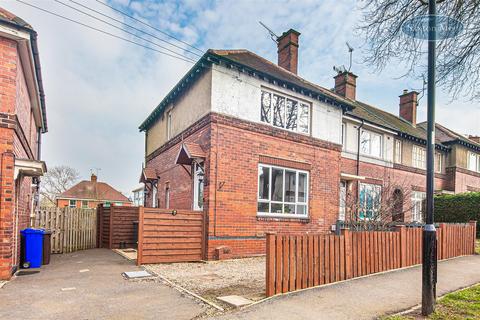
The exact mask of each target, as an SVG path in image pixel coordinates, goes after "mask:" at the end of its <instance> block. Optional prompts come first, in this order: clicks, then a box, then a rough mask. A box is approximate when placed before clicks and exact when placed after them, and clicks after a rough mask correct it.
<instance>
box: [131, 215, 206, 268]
mask: <svg viewBox="0 0 480 320" xmlns="http://www.w3.org/2000/svg"><path fill="white" fill-rule="evenodd" d="M139 221H140V222H139V234H138V252H137V264H138V265H141V264H146V263H162V262H185V261H199V260H201V259H202V257H203V248H204V246H203V243H204V239H203V234H204V232H203V228H204V224H203V212H198V211H187V210H169V209H158V208H143V207H142V208H140V219H139Z"/></svg>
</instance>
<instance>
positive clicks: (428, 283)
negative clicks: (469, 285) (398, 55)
mask: <svg viewBox="0 0 480 320" xmlns="http://www.w3.org/2000/svg"><path fill="white" fill-rule="evenodd" d="M436 1H437V0H429V1H428V15H429V19H428V103H427V104H428V106H427V114H428V118H427V199H426V200H427V201H426V202H427V203H426V219H425V227H424V229H423V261H422V315H424V316H427V315H429V314H431V313H432V312H433V311H434V310H435V298H436V283H437V250H436V248H437V243H436V241H437V235H436V230H435V225H434V223H433V222H434V220H433V217H434V206H433V192H434V187H435V181H434V179H435V174H434V159H435V156H434V155H435V59H436V56H435V42H436V39H437V31H436V22H437V21H436V20H437V19H436V13H437V10H436Z"/></svg>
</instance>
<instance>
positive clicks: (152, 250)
mask: <svg viewBox="0 0 480 320" xmlns="http://www.w3.org/2000/svg"><path fill="white" fill-rule="evenodd" d="M203 221H204V220H203V212H198V211H187V210H168V209H158V208H140V217H139V227H138V228H139V230H138V257H137V264H138V265H141V264H146V263H162V262H186V261H199V260H202V258H203V248H204V246H203V243H204V239H203V235H204V232H203V228H204V224H203ZM279 241H280V240H279ZM274 248H275V246H274ZM277 248H278V250H280V252H279V253H278V254H279V255H280V256H281V255H282V252H281V250H283V245H279V246H278V247H277ZM285 256H288V254H286V255H285ZM280 261H281V260H280ZM282 276H283V275H282ZM285 276H287V275H285ZM276 282H278V283H280V287H281V283H282V278H280V279H277V280H276Z"/></svg>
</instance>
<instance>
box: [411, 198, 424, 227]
mask: <svg viewBox="0 0 480 320" xmlns="http://www.w3.org/2000/svg"><path fill="white" fill-rule="evenodd" d="M426 198H427V194H426V193H425V192H420V191H412V221H413V222H423V208H424V207H423V201H424V200H425V199H426Z"/></svg>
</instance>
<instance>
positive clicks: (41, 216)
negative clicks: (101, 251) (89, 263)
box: [32, 207, 97, 253]
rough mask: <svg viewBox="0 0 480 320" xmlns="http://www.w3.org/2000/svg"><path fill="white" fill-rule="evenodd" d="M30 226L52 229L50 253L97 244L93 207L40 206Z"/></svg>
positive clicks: (95, 219)
mask: <svg viewBox="0 0 480 320" xmlns="http://www.w3.org/2000/svg"><path fill="white" fill-rule="evenodd" d="M32 226H33V227H34V228H42V229H46V230H49V231H52V237H51V245H52V250H51V252H52V253H68V252H73V251H77V250H84V249H91V248H95V247H96V246H97V244H96V240H97V211H96V210H95V209H79V208H56V207H45V208H41V209H40V210H38V211H37V212H36V213H35V218H34V220H33V225H32Z"/></svg>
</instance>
